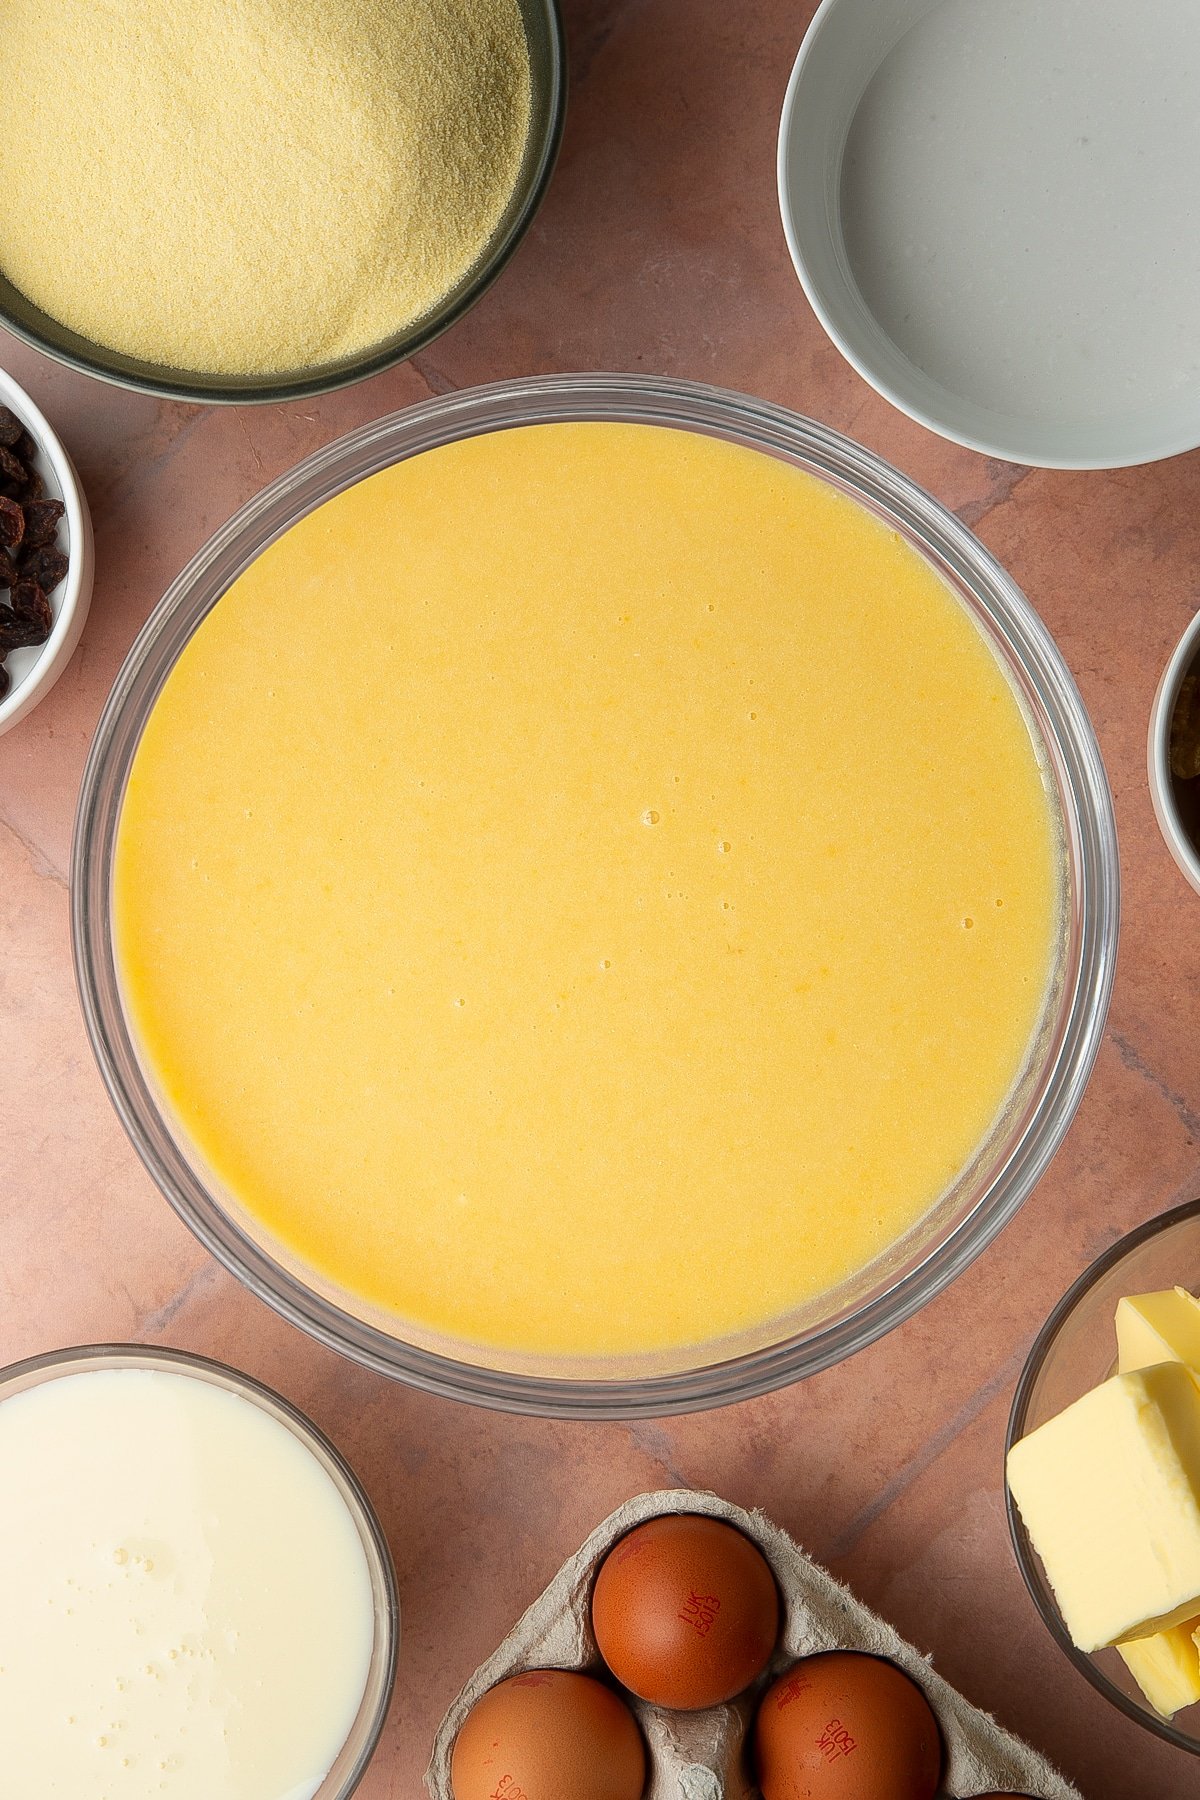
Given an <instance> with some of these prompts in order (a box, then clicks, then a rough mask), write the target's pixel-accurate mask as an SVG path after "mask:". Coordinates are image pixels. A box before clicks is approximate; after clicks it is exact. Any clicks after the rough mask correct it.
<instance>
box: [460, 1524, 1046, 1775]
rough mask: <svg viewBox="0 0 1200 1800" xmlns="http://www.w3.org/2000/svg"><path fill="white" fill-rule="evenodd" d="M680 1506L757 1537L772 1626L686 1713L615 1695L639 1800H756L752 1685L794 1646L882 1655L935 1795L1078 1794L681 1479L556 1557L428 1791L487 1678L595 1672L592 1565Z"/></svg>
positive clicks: (792, 1559)
mask: <svg viewBox="0 0 1200 1800" xmlns="http://www.w3.org/2000/svg"><path fill="white" fill-rule="evenodd" d="M682 1512H693V1513H706V1514H707V1515H708V1516H709V1517H711V1518H716V1519H725V1520H727V1521H728V1523H729V1524H731V1525H736V1526H737V1527H738V1529H739V1530H740V1531H743V1532H745V1534H746V1536H747V1537H748V1538H750V1539H751V1540H752V1541H753V1542H754V1543H755V1544H757V1545H758V1547H759V1549H760V1550H761V1551H762V1553H763V1555H764V1556H765V1557H766V1559H767V1561H768V1562H769V1563H770V1565H771V1568H772V1569H773V1571H774V1574H775V1579H776V1581H777V1583H778V1585H779V1591H780V1594H781V1596H782V1599H783V1628H782V1632H781V1636H780V1642H779V1646H778V1648H777V1650H776V1652H775V1655H774V1657H773V1659H772V1661H771V1664H770V1667H769V1669H768V1671H767V1673H766V1674H764V1675H763V1676H761V1677H760V1679H759V1680H758V1681H757V1682H756V1683H755V1685H754V1686H753V1687H752V1688H750V1689H749V1690H748V1692H747V1693H745V1694H742V1695H739V1697H738V1698H737V1699H736V1700H734V1701H731V1702H730V1703H729V1705H727V1706H718V1707H713V1708H711V1709H709V1710H708V1711H705V1712H696V1713H676V1712H665V1711H663V1710H662V1709H661V1708H659V1707H655V1706H648V1705H646V1704H645V1703H644V1702H643V1701H641V1700H638V1699H636V1698H635V1697H634V1696H633V1695H626V1696H625V1698H626V1699H627V1700H628V1701H629V1704H630V1705H631V1706H632V1708H633V1711H634V1712H635V1714H636V1715H637V1718H638V1722H639V1724H640V1725H641V1728H642V1733H643V1736H644V1737H645V1740H646V1745H647V1749H648V1752H649V1762H650V1779H649V1782H648V1785H647V1788H646V1794H645V1800H761V1797H760V1795H759V1790H758V1788H757V1787H756V1786H755V1785H754V1781H753V1779H752V1775H751V1770H750V1761H749V1757H748V1755H747V1739H748V1734H749V1731H750V1728H751V1726H752V1723H753V1719H754V1713H755V1709H756V1707H757V1703H758V1699H759V1696H760V1694H761V1693H762V1691H763V1689H764V1688H765V1687H766V1686H767V1685H768V1683H769V1682H770V1681H771V1680H772V1679H773V1678H774V1676H776V1675H778V1674H779V1673H780V1672H781V1671H782V1670H783V1669H785V1668H787V1667H788V1666H789V1665H790V1664H791V1663H793V1662H795V1661H796V1660H797V1659H798V1658H799V1657H802V1656H811V1655H813V1654H814V1653H815V1652H817V1651H820V1650H839V1649H845V1650H867V1651H872V1652H874V1653H875V1654H876V1655H877V1656H886V1657H890V1658H891V1660H892V1661H893V1662H895V1663H898V1664H899V1665H900V1667H901V1668H902V1669H904V1670H906V1671H907V1673H908V1674H909V1675H911V1676H912V1678H913V1680H914V1681H916V1682H917V1683H918V1684H919V1686H920V1687H921V1688H922V1689H923V1690H924V1692H925V1695H926V1698H927V1699H928V1700H929V1703H930V1705H931V1706H932V1708H933V1710H934V1713H935V1714H936V1715H937V1718H938V1721H939V1723H940V1725H941V1729H942V1738H943V1741H944V1744H945V1750H946V1762H945V1769H944V1772H943V1778H942V1779H943V1786H942V1789H941V1793H942V1795H943V1796H945V1797H946V1800H951V1797H952V1800H967V1796H974V1795H979V1794H987V1793H990V1792H992V1791H993V1790H1001V1791H1005V1792H1007V1791H1010V1790H1011V1791H1012V1792H1013V1793H1017V1794H1028V1795H1030V1796H1032V1800H1081V1796H1080V1794H1079V1792H1078V1790H1077V1789H1076V1788H1074V1787H1072V1786H1071V1784H1070V1783H1069V1782H1067V1781H1064V1780H1063V1778H1062V1776H1061V1775H1059V1774H1057V1773H1056V1772H1055V1770H1054V1769H1052V1768H1051V1767H1050V1765H1049V1763H1048V1762H1046V1761H1045V1759H1044V1758H1043V1757H1041V1756H1039V1755H1038V1754H1037V1752H1036V1751H1034V1750H1031V1749H1030V1748H1029V1747H1028V1745H1026V1744H1023V1743H1022V1742H1021V1741H1020V1739H1019V1738H1015V1737H1013V1736H1012V1735H1011V1733H1009V1732H1007V1731H1003V1730H1002V1729H1001V1728H1000V1726H999V1725H997V1724H996V1723H995V1721H994V1720H993V1719H991V1718H989V1717H988V1715H987V1714H986V1713H983V1712H980V1711H979V1710H978V1708H977V1707H974V1706H971V1705H970V1704H969V1703H968V1702H967V1701H966V1700H964V1699H963V1697H962V1695H961V1694H959V1693H956V1692H955V1690H954V1689H953V1688H952V1687H950V1686H949V1684H948V1683H947V1682H945V1681H943V1680H942V1678H941V1676H940V1675H937V1674H935V1672H934V1670H933V1669H932V1668H931V1667H930V1665H929V1663H928V1662H927V1661H926V1660H925V1658H924V1657H923V1656H921V1655H920V1653H919V1652H918V1651H916V1650H914V1649H913V1647H912V1645H911V1644H906V1643H905V1642H904V1639H903V1638H901V1637H899V1636H898V1635H897V1633H896V1632H894V1631H893V1630H892V1628H891V1626H890V1625H886V1624H885V1623H884V1622H883V1620H882V1619H878V1618H876V1617H875V1615H874V1613H872V1612H869V1611H868V1610H867V1608H866V1607H865V1606H863V1605H862V1604H861V1603H860V1602H859V1601H858V1600H856V1599H855V1598H854V1596H853V1594H851V1593H850V1591H849V1590H848V1589H847V1588H844V1587H842V1586H841V1584H840V1583H839V1582H836V1581H835V1580H834V1579H833V1577H832V1576H831V1575H828V1574H826V1572H825V1570H824V1569H821V1568H818V1567H817V1565H816V1563H814V1562H810V1560H809V1558H808V1557H807V1556H805V1555H804V1553H803V1551H802V1550H800V1549H799V1548H798V1547H797V1546H796V1545H795V1544H794V1543H793V1542H792V1540H791V1538H789V1537H788V1536H787V1534H786V1532H783V1531H780V1530H779V1528H778V1526H776V1525H772V1524H771V1522H770V1521H769V1520H768V1519H764V1518H763V1517H762V1515H761V1514H760V1513H747V1512H743V1511H742V1509H741V1508H740V1507H737V1506H731V1505H730V1504H729V1503H728V1502H727V1501H725V1500H721V1499H719V1498H718V1497H717V1496H716V1495H715V1494H695V1493H692V1492H690V1491H688V1490H683V1491H680V1492H673V1491H667V1492H663V1493H657V1494H641V1495H639V1496H638V1498H637V1499H635V1500H628V1501H626V1503H625V1505H624V1506H619V1507H618V1508H617V1510H616V1512H614V1513H611V1514H610V1515H609V1517H608V1518H607V1519H605V1521H604V1523H603V1524H602V1525H598V1526H597V1528H596V1530H595V1531H593V1533H592V1535H591V1536H590V1537H589V1538H588V1540H587V1542H586V1543H585V1544H584V1545H583V1547H582V1548H581V1549H580V1550H579V1551H577V1552H576V1554H575V1555H574V1556H573V1557H571V1559H570V1561H569V1562H567V1563H565V1564H564V1565H563V1567H562V1568H561V1569H560V1570H559V1572H558V1574H557V1575H556V1576H555V1577H554V1580H553V1581H552V1582H551V1583H550V1585H549V1587H547V1588H546V1589H545V1591H544V1592H543V1593H542V1594H540V1595H539V1597H538V1598H537V1599H536V1600H535V1601H534V1602H533V1605H532V1606H530V1607H529V1609H528V1611H527V1612H525V1614H524V1615H523V1616H522V1618H521V1619H520V1620H518V1622H517V1624H516V1625H515V1626H514V1627H513V1629H512V1631H511V1632H510V1633H509V1635H508V1636H507V1637H506V1638H505V1640H504V1642H503V1643H502V1644H501V1646H500V1648H499V1649H498V1650H497V1651H496V1652H495V1654H494V1655H493V1656H490V1657H489V1658H488V1660H487V1661H486V1662H485V1663H484V1664H482V1666H481V1667H480V1668H478V1669H476V1671H475V1673H474V1675H472V1676H471V1679H470V1680H469V1681H468V1682H467V1684H466V1686H465V1687H464V1688H463V1690H462V1692H461V1693H460V1694H459V1696H458V1698H457V1699H456V1700H455V1702H454V1704H453V1705H452V1706H451V1708H450V1710H449V1712H448V1713H447V1714H446V1716H445V1718H444V1719H443V1720H442V1723H441V1725H440V1727H439V1728H438V1733H437V1737H436V1738H435V1740H434V1746H433V1757H432V1760H431V1761H430V1764H429V1768H428V1770H427V1771H426V1774H425V1785H426V1787H427V1788H428V1790H429V1793H430V1795H431V1796H432V1800H453V1794H452V1790H451V1787H450V1753H451V1750H452V1749H453V1746H454V1739H455V1737H456V1735H457V1733H458V1730H459V1727H460V1726H461V1724H462V1722H463V1720H464V1719H465V1718H466V1716H467V1713H468V1712H469V1711H470V1709H471V1707H472V1706H473V1705H474V1704H475V1702H476V1701H477V1700H478V1699H479V1698H480V1696H481V1695H482V1694H484V1693H486V1692H487V1690H488V1689H489V1688H491V1687H494V1686H495V1685H496V1683H497V1682H498V1681H503V1680H504V1679H505V1677H506V1676H508V1675H518V1674H520V1673H521V1672H522V1671H524V1670H526V1669H547V1668H557V1669H581V1670H584V1671H586V1672H587V1673H589V1674H598V1675H602V1674H603V1673H604V1665H603V1663H602V1661H601V1659H600V1655H599V1652H598V1651H597V1649H596V1640H595V1638H594V1637H593V1635H592V1627H591V1594H592V1583H593V1581H594V1580H595V1576H596V1572H597V1570H598V1569H599V1566H600V1564H601V1563H602V1562H603V1560H604V1558H605V1556H606V1555H607V1554H608V1552H609V1550H611V1548H612V1546H613V1545H614V1544H615V1543H616V1542H617V1540H618V1539H619V1538H621V1537H624V1535H625V1533H626V1532H627V1531H631V1530H632V1529H633V1527H634V1526H635V1525H640V1524H641V1523H642V1521H643V1520H644V1519H650V1518H655V1517H657V1516H658V1515H659V1514H660V1513H682Z"/></svg>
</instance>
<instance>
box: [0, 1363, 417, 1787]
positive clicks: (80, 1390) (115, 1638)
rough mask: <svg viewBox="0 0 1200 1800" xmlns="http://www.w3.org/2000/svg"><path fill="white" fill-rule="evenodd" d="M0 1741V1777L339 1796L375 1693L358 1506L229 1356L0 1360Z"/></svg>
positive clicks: (380, 1643)
mask: <svg viewBox="0 0 1200 1800" xmlns="http://www.w3.org/2000/svg"><path fill="white" fill-rule="evenodd" d="M0 1467H2V1468H3V1469H4V1471H5V1480H4V1482H3V1483H0V1591H3V1594H4V1606H3V1608H2V1609H0V1742H3V1744H4V1758H5V1766H6V1770H7V1773H8V1776H9V1779H10V1780H11V1782H12V1791H13V1792H14V1793H26V1794H33V1793H38V1794H50V1793H54V1794H75V1795H80V1796H82V1795H85V1794H88V1795H105V1796H109V1797H110V1800H149V1797H150V1796H151V1795H154V1796H156V1797H157V1796H166V1800H345V1796H347V1795H349V1794H350V1793H352V1792H353V1790H354V1789H355V1787H357V1785H358V1783H359V1780H360V1779H361V1777H362V1774H363V1772H364V1771H365V1769H366V1766H367V1763H368V1761H369V1759H370V1756H371V1753H372V1751H373V1749H374V1747H375V1744H376V1741H377V1739H378V1737H379V1733H380V1730H381V1729H382V1725H383V1720H384V1716H385V1714H386V1712H387V1707H388V1702H389V1699H390V1696H391V1690H392V1683H393V1677H394V1671H395V1658H396V1646H397V1640H398V1635H399V1609H398V1606H397V1601H396V1590H395V1577H394V1574H393V1571H392V1564H391V1559H390V1557H389V1554H388V1550H387V1546H386V1543H385V1541H384V1538H383V1534H382V1531H381V1530H380V1527H379V1523H378V1521H377V1519H376V1518H375V1515H374V1513H373V1511H372V1509H371V1506H370V1502H369V1501H368V1500H367V1498H366V1495H365V1494H364V1493H363V1491H362V1489H361V1487H360V1486H359V1484H358V1482H357V1480H356V1479H355V1477H354V1475H353V1474H352V1473H351V1471H350V1470H349V1468H348V1467H347V1466H346V1464H345V1463H344V1462H343V1461H342V1459H341V1457H340V1456H339V1455H338V1453H337V1451H336V1450H335V1449H334V1448H333V1446H332V1445H331V1444H330V1443H329V1442H328V1440H327V1439H325V1438H324V1437H323V1436H322V1435H321V1433H320V1432H319V1431H318V1430H317V1429H316V1427H315V1426H314V1425H312V1424H311V1423H310V1421H309V1420H307V1419H306V1418H305V1417H304V1416H303V1415H302V1414H300V1413H298V1412H297V1411H296V1410H295V1409H294V1408H293V1407H291V1406H290V1405H289V1404H288V1403H287V1402H286V1401H285V1400H282V1399H281V1398H280V1397H279V1396H278V1395H277V1394H274V1393H272V1392H271V1391H270V1390H269V1389H267V1388H264V1387H261V1386H259V1384H258V1383H256V1382H253V1381H251V1380H250V1379H249V1378H248V1377H247V1376H244V1375H241V1374H239V1373H238V1372H237V1371H235V1370H232V1369H228V1368H225V1367H223V1366H222V1365H220V1364H217V1363H212V1362H208V1361H206V1360H205V1359H203V1358H201V1357H196V1356H189V1355H185V1354H183V1353H181V1352H178V1351H173V1350H146V1349H140V1348H138V1347H137V1346H134V1345H115V1346H114V1345H101V1346H94V1347H89V1348H84V1349H74V1350H65V1351H60V1352H54V1353H51V1354H50V1355H47V1356H41V1357H36V1358H34V1359H32V1360H31V1361H29V1362H24V1363H19V1364H16V1365H15V1366H14V1367H12V1368H10V1369H8V1370H6V1371H4V1372H3V1373H0Z"/></svg>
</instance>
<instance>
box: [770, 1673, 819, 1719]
mask: <svg viewBox="0 0 1200 1800" xmlns="http://www.w3.org/2000/svg"><path fill="white" fill-rule="evenodd" d="M811 1686H812V1681H811V1680H810V1679H809V1677H808V1676H807V1675H793V1676H792V1677H791V1678H790V1679H789V1680H788V1681H786V1682H785V1683H784V1684H783V1686H782V1687H781V1688H778V1689H777V1690H776V1694H775V1710H776V1711H777V1712H782V1711H783V1709H784V1707H785V1706H790V1705H791V1703H792V1701H793V1700H799V1698H800V1696H801V1694H807V1692H808V1690H809V1688H810V1687H811Z"/></svg>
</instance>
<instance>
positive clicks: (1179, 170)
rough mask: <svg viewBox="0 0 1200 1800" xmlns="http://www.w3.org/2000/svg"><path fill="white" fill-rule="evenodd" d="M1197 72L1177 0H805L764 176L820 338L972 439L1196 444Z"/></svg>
mask: <svg viewBox="0 0 1200 1800" xmlns="http://www.w3.org/2000/svg"><path fill="white" fill-rule="evenodd" d="M1084 13H1085V14H1086V18H1085V17H1084V16H1083V14H1084ZM1198 78H1200V14H1197V12H1196V9H1195V7H1194V6H1193V5H1191V4H1190V0H1146V3H1145V4H1144V5H1142V6H1139V7H1137V8H1129V7H1127V6H1125V5H1124V4H1123V3H1122V0H1089V5H1088V6H1087V7H1086V8H1085V9H1082V11H1081V8H1080V7H1079V5H1078V0H824V3H823V4H822V5H821V6H820V7H819V8H818V10H817V13H816V15H815V17H814V19H813V22H812V25H811V26H810V28H809V31H808V34H807V36H806V37H805V40H804V43H803V45H802V46H801V49H800V53H799V56H798V57H797V60H796V64H795V67H794V69H793V72H792V78H791V82H790V84H789V87H788V91H787V98H786V100H785V103H784V108H783V117H782V122H781V126H780V136H779V159H778V179H779V200H780V209H781V213H782V217H783V225H784V230H785V233H786V236H787V240H788V246H789V249H790V251H791V254H792V260H793V262H794V263H795V266H796V272H797V274H798V275H799V277H800V280H801V282H802V284H803V286H804V289H805V292H806V294H807V296H808V298H809V301H810V302H811V304H812V307H813V310H814V311H815V312H816V314H817V317H818V318H819V319H820V321H821V324H822V325H823V326H824V328H825V330H826V331H827V333H828V334H829V336H830V338H831V339H832V340H833V342H834V343H835V344H836V345H837V347H838V348H839V349H840V350H841V352H842V354H843V355H844V356H845V357H846V358H847V360H848V361H849V362H850V363H851V364H852V365H853V366H854V368H855V369H857V370H858V372H859V374H860V375H862V376H863V377H864V379H865V380H867V381H869V382H870V383H871V385H872V386H873V387H874V388H876V389H877V391H878V392H879V393H881V394H882V395H884V397H885V398H886V399H888V400H890V401H891V402H892V403H893V405H895V406H898V407H900V408H901V409H902V410H903V411H904V412H906V413H908V414H909V415H910V417H912V418H914V419H916V420H918V421H919V422H920V423H921V424H924V425H927V426H928V427H929V428H930V429H931V430H933V431H937V432H940V433H941V435H942V436H944V437H948V438H951V439H953V440H955V441H956V442H958V443H961V444H966V445H968V446H969V447H970V448H972V449H975V450H980V451H982V452H984V453H985V454H987V455H989V456H997V457H1002V458H1005V459H1007V460H1008V461H1010V462H1017V463H1025V464H1032V465H1037V466H1041V467H1045V468H1079V469H1083V468H1116V467H1123V466H1125V465H1128V464H1135V463H1144V462H1152V461H1155V460H1156V459H1158V458H1160V457H1164V456H1172V455H1175V454H1177V453H1179V452H1181V451H1185V450H1190V449H1193V448H1194V447H1195V446H1196V445H1197V444H1198V443H1200V313H1198V312H1197V310H1196V305H1195V295H1196V291H1197V287H1198V286H1200V187H1198V185H1197V182H1196V179H1195V171H1196V168H1197V165H1198V161H1200V111H1198V110H1197V108H1196V105H1195V91H1196V82H1197V79H1198Z"/></svg>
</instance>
